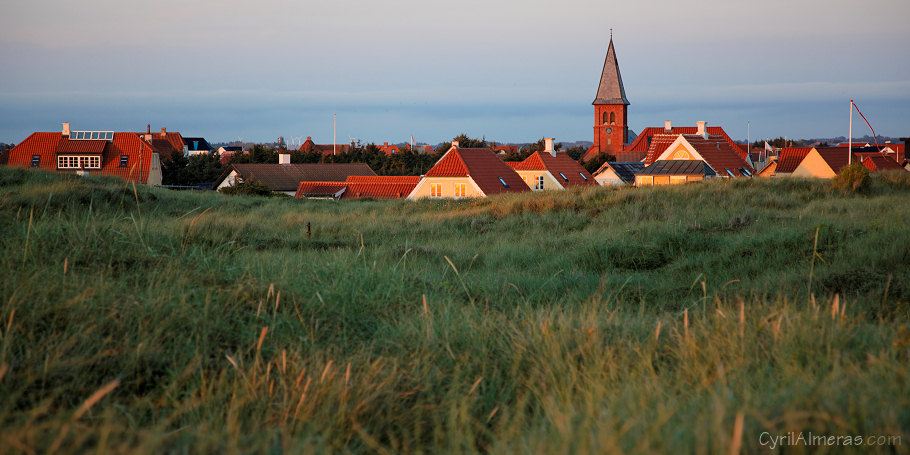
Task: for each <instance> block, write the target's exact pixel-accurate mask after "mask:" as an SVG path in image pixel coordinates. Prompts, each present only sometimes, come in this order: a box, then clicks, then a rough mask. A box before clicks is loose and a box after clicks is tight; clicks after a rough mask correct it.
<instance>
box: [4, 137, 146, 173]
mask: <svg viewBox="0 0 910 455" xmlns="http://www.w3.org/2000/svg"><path fill="white" fill-rule="evenodd" d="M8 165H10V166H20V167H30V168H40V169H47V170H51V171H56V172H63V173H76V174H80V175H96V174H97V175H113V176H116V177H120V178H122V179H124V180H128V181H131V182H137V183H147V184H149V185H160V184H161V162H160V157H159V155H158V152H157V150H156V149H155V147H153V146H152V144H151V143H149V142H148V141H146V140H145V139H144V137H141V136H140V135H139V134H137V133H115V132H113V131H71V130H70V124H69V123H64V124H63V129H62V130H61V132H58V133H49V132H36V133H32V135H31V136H29V137H28V138H26V139H25V140H24V141H22V142H21V143H19V144H18V145H16V146H15V147H13V148H12V150H10V151H9V161H8Z"/></svg>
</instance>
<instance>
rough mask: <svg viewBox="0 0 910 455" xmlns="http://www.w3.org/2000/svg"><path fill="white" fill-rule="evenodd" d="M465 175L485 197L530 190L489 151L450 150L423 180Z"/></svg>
mask: <svg viewBox="0 0 910 455" xmlns="http://www.w3.org/2000/svg"><path fill="white" fill-rule="evenodd" d="M468 176H470V177H471V179H473V180H474V183H476V184H477V186H478V187H479V188H480V190H481V191H482V192H483V193H484V194H485V195H487V196H489V195H491V194H497V193H513V192H522V191H530V188H528V185H527V184H525V182H524V180H522V178H521V176H519V175H518V174H517V173H516V172H515V171H514V170H512V168H511V167H509V166H508V165H506V164H505V163H503V162H502V160H500V159H499V158H498V157H497V156H496V154H494V153H493V151H492V150H490V149H488V148H459V147H452V148H450V149H449V151H448V152H446V154H445V155H443V156H442V158H440V159H439V161H437V162H436V164H435V165H433V167H432V168H431V169H430V170H429V171H427V173H426V177H468ZM500 179H502V181H500ZM503 181H504V182H505V183H506V185H503V183H502V182H503Z"/></svg>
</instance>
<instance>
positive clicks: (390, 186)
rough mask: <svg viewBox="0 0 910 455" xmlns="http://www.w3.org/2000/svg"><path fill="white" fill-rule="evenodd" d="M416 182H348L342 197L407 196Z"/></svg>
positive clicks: (394, 197) (386, 197) (396, 197)
mask: <svg viewBox="0 0 910 455" xmlns="http://www.w3.org/2000/svg"><path fill="white" fill-rule="evenodd" d="M415 186H417V182H413V183H404V182H399V183H369V182H364V183H348V189H347V191H345V192H344V194H342V195H341V198H342V199H360V198H371V199H402V198H406V197H408V195H409V194H411V191H413V190H414V187H415Z"/></svg>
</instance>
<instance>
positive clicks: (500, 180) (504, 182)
mask: <svg viewBox="0 0 910 455" xmlns="http://www.w3.org/2000/svg"><path fill="white" fill-rule="evenodd" d="M499 182H500V183H502V186H503V187H505V188H508V187H509V184H508V183H506V181H505V180H503V179H502V177H500V178H499Z"/></svg>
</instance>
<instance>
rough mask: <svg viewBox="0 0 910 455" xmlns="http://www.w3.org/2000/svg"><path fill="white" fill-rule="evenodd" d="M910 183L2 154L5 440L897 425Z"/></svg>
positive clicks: (26, 447)
mask: <svg viewBox="0 0 910 455" xmlns="http://www.w3.org/2000/svg"><path fill="white" fill-rule="evenodd" d="M908 201H910V178H908V177H906V176H901V175H879V176H875V178H874V179H873V182H872V185H871V187H870V188H869V189H868V190H866V191H864V192H862V193H859V194H853V193H845V192H843V191H839V190H834V189H831V188H830V186H829V185H828V183H827V182H824V181H809V180H800V179H782V180H776V181H770V180H759V179H755V180H737V181H729V182H727V181H716V182H707V183H702V184H692V185H684V186H676V187H672V188H666V187H665V188H645V189H608V188H597V189H590V190H585V191H569V192H562V193H547V194H525V195H513V196H508V197H494V198H489V199H484V200H465V201H420V202H416V203H415V202H408V201H389V202H381V201H351V202H346V203H337V202H331V201H301V200H293V199H268V198H252V197H250V198H244V197H228V196H224V195H220V194H215V193H197V192H168V191H165V190H160V189H155V188H145V187H137V188H134V187H133V186H132V185H128V184H124V183H123V182H122V181H118V180H114V179H102V178H79V177H75V176H62V175H56V174H49V173H44V172H32V171H26V170H21V169H8V168H0V232H2V235H0V251H2V259H0V261H2V266H0V267H2V275H0V453H50V452H53V453H140V454H141V453H164V452H176V453H323V452H366V453H439V452H458V453H463V452H494V453H654V452H663V453H706V454H707V453H736V452H738V451H742V452H744V453H763V452H768V451H769V449H771V446H770V445H769V444H768V442H769V441H770V439H769V437H771V436H774V437H776V436H779V435H783V434H786V433H789V432H799V431H803V432H806V435H807V436H808V432H812V433H813V434H816V435H826V436H827V435H832V436H838V435H841V436H863V437H865V436H887V437H891V438H892V439H891V440H890V443H889V444H885V445H873V446H863V447H860V448H859V449H861V450H862V451H864V452H873V453H875V452H881V453H895V452H896V453H908V452H910V369H908V367H907V365H908V363H910V306H908V302H910V228H908V225H910V204H908ZM307 226H309V228H308V227H307ZM894 438H900V439H894ZM851 441H853V440H851ZM865 441H866V440H864V442H865ZM856 449H857V448H856V447H852V446H846V447H845V446H814V447H807V446H798V447H786V448H783V450H784V451H786V452H795V453H801V452H811V453H826V452H829V453H841V452H852V451H855V450H856ZM774 450H775V451H780V450H781V447H779V446H776V447H775V448H774Z"/></svg>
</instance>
